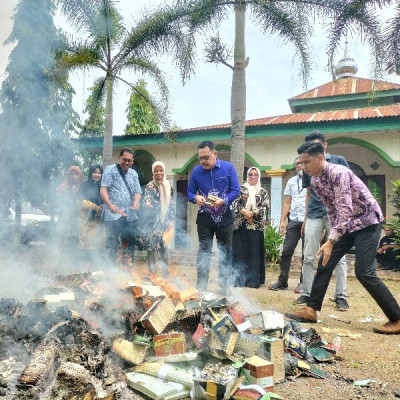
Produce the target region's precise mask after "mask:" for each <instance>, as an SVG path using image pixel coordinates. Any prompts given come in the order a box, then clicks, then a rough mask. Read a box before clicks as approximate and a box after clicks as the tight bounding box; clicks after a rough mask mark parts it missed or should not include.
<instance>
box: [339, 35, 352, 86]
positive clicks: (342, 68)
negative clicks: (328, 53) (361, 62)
mask: <svg viewBox="0 0 400 400" xmlns="http://www.w3.org/2000/svg"><path fill="white" fill-rule="evenodd" d="M347 45H348V41H347V37H346V42H345V48H344V57H343V58H342V59H341V60H340V61H339V62H338V63H337V65H336V67H335V76H336V79H340V78H349V77H354V76H356V73H357V71H358V67H357V64H356V62H355V60H354V59H353V58H351V57H349V55H348V47H347Z"/></svg>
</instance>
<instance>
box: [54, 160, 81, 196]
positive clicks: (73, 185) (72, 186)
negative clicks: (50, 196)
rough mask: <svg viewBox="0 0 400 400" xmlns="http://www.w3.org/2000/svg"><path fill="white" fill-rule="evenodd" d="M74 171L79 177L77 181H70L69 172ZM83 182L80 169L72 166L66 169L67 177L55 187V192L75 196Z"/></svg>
mask: <svg viewBox="0 0 400 400" xmlns="http://www.w3.org/2000/svg"><path fill="white" fill-rule="evenodd" d="M72 171H75V172H77V173H78V175H79V179H78V180H77V181H75V180H72V179H71V172H72ZM82 182H83V175H82V171H81V169H80V168H79V167H78V166H76V165H73V166H72V167H69V168H68V172H67V177H66V178H65V180H64V182H63V183H61V185H58V186H57V189H56V190H57V192H61V193H65V192H71V193H72V194H75V193H76V192H77V190H78V189H79V186H80V185H81V184H82Z"/></svg>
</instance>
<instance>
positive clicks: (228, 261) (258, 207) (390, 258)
mask: <svg viewBox="0 0 400 400" xmlns="http://www.w3.org/2000/svg"><path fill="white" fill-rule="evenodd" d="M198 160H199V165H197V166H196V167H195V168H194V169H193V171H192V173H191V175H190V178H189V182H188V188H187V200H188V201H189V202H191V203H194V204H196V205H197V206H198V212H197V217H196V225H197V234H198V243H199V245H198V252H197V282H196V287H197V289H198V290H199V291H200V292H204V291H207V287H208V281H209V274H210V268H211V255H212V246H213V240H214V236H215V239H216V243H217V249H218V257H219V268H218V285H219V290H220V293H221V294H223V295H230V294H231V290H230V288H232V287H250V288H259V287H260V286H263V285H265V280H266V277H265V265H264V251H265V250H264V229H265V224H266V222H267V218H266V215H267V213H268V209H269V197H268V192H267V191H266V189H264V188H263V187H262V185H261V172H260V170H259V169H258V168H256V167H250V168H248V170H247V176H246V181H245V183H244V184H243V185H240V184H239V180H238V176H237V173H236V171H235V168H234V166H233V164H232V163H230V162H228V161H223V160H220V159H219V158H218V153H217V150H216V147H215V144H214V143H213V142H211V141H203V142H201V143H200V144H199V145H198ZM133 163H134V153H133V151H132V150H131V149H129V148H123V149H122V150H121V151H120V156H119V160H118V162H117V163H116V164H113V165H110V166H107V167H106V168H105V169H104V171H103V169H102V167H101V166H100V165H95V166H92V167H91V168H90V169H89V175H88V178H87V181H85V182H82V181H83V180H82V172H81V170H80V169H79V168H78V167H75V166H74V167H71V168H70V169H69V170H68V174H67V179H66V180H65V182H63V183H62V184H61V185H60V186H59V187H58V188H57V193H58V194H59V195H60V196H62V198H63V203H64V204H69V207H65V210H60V212H59V214H60V218H59V220H60V221H63V220H68V221H69V224H68V225H69V226H71V221H76V223H77V225H78V226H79V230H78V232H79V240H78V242H79V246H80V247H81V248H86V249H91V250H96V249H106V252H107V256H108V259H109V260H111V261H112V262H116V261H119V262H120V264H122V265H124V266H125V267H127V268H132V267H133V265H134V249H135V245H136V246H139V247H140V248H141V249H144V250H147V259H148V271H149V272H150V273H156V274H157V273H160V274H162V275H163V277H165V278H166V277H168V250H167V249H168V243H169V240H170V238H171V237H172V235H173V232H174V206H173V204H174V203H173V196H174V193H173V189H172V186H171V184H170V182H169V181H168V180H167V179H166V170H165V165H164V163H163V162H161V161H156V162H154V163H153V165H152V177H153V179H152V180H151V181H150V182H149V183H148V184H147V185H146V186H145V189H144V194H143V196H142V188H141V186H140V182H139V176H138V173H137V172H136V170H134V169H133V168H132V166H133ZM294 163H295V168H296V175H295V176H294V177H292V178H290V179H289V180H288V182H287V185H286V187H285V191H284V195H285V201H284V204H283V207H282V213H281V220H280V224H279V231H280V233H281V234H282V235H285V240H284V243H283V249H282V256H281V260H280V275H279V278H278V280H277V281H276V282H275V283H272V284H269V285H268V289H269V290H286V289H288V279H289V271H290V266H291V261H292V257H293V254H294V251H295V248H296V247H297V245H298V242H299V241H300V240H301V241H302V246H301V247H302V273H301V277H300V282H299V285H298V287H297V288H296V290H295V292H297V293H299V294H300V297H299V298H298V299H296V300H295V301H294V304H302V305H305V307H304V308H302V309H300V310H299V311H295V312H290V313H286V315H287V316H288V317H289V318H293V319H296V320H300V321H306V322H316V321H317V314H316V313H317V311H319V310H321V306H322V302H323V299H324V296H325V293H326V290H327V288H328V285H329V282H330V279H331V276H332V273H333V271H334V270H335V276H336V292H335V302H336V308H337V309H338V310H340V311H346V310H347V309H348V308H349V304H348V302H347V293H346V283H347V265H346V258H345V256H346V254H347V253H348V252H349V251H350V249H352V248H354V249H355V273H356V277H357V278H358V280H359V281H360V282H361V284H362V285H363V286H364V287H365V289H366V290H367V291H368V292H369V293H370V295H371V296H372V297H373V298H374V300H375V301H376V302H377V304H378V305H379V306H380V307H381V308H382V310H383V312H384V313H385V314H386V316H387V317H388V319H389V322H388V323H386V324H385V325H383V326H381V327H378V328H376V329H375V330H376V332H378V333H400V308H399V306H398V304H397V302H396V300H395V299H394V297H393V295H392V294H391V293H390V291H389V290H388V289H387V287H386V286H385V285H384V283H383V282H382V281H381V280H380V279H379V278H378V276H377V275H376V265H377V261H378V262H379V263H380V265H381V267H382V268H383V269H393V270H395V271H398V270H400V261H399V258H398V257H397V256H398V255H399V253H400V251H399V249H398V248H397V242H396V240H397V238H396V237H395V235H394V232H393V230H391V229H390V228H389V227H387V226H384V232H385V236H384V237H383V238H382V239H381V240H380V242H379V244H378V241H379V238H380V234H381V225H382V222H383V216H382V212H381V210H380V208H379V205H378V203H377V201H376V199H375V198H374V197H373V196H372V195H371V193H370V191H369V190H368V188H367V187H366V186H365V184H364V183H363V182H362V181H361V180H360V179H359V178H358V177H357V176H356V175H355V174H354V173H353V172H352V171H351V170H350V169H349V167H348V164H347V161H346V160H345V159H344V158H343V157H342V156H338V155H332V154H329V153H328V152H327V142H326V140H325V137H324V135H323V134H321V133H320V132H318V131H314V132H311V133H310V134H309V135H307V136H306V137H305V142H304V143H303V144H302V145H301V146H300V147H299V148H298V156H297V157H296V158H295V160H294ZM71 204H76V208H78V209H79V210H78V211H79V212H78V211H77V212H76V213H73V212H71V210H72V209H74V207H71ZM286 219H287V223H286ZM68 235H72V231H71V230H69V231H68V232H67V233H66V237H67V236H68ZM119 247H120V248H121V251H120V252H117V249H118V248H119ZM118 253H119V254H120V255H118ZM118 257H119V260H118ZM160 263H161V269H160V271H158V268H157V266H158V264H160ZM317 264H318V267H317Z"/></svg>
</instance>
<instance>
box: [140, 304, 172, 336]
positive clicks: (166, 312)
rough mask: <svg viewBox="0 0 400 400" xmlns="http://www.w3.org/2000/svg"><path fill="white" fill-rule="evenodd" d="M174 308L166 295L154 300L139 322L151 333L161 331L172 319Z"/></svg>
mask: <svg viewBox="0 0 400 400" xmlns="http://www.w3.org/2000/svg"><path fill="white" fill-rule="evenodd" d="M175 314H176V309H175V306H174V304H173V303H172V301H171V300H170V299H169V298H168V297H162V298H161V299H158V300H156V301H155V302H154V303H153V304H152V306H151V307H150V308H149V309H148V310H147V311H146V312H145V313H144V314H143V315H142V317H141V318H140V322H141V323H142V325H143V326H144V327H145V328H146V329H147V330H148V331H149V332H150V333H151V334H153V335H156V334H159V333H161V332H162V331H163V330H164V329H165V327H166V326H167V325H168V324H169V323H170V322H171V321H172V319H173V318H174V316H175Z"/></svg>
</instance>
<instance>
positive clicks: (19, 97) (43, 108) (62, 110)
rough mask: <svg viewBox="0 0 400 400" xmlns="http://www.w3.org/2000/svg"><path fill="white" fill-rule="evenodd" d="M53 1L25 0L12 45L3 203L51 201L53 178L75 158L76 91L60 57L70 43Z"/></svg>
mask: <svg viewBox="0 0 400 400" xmlns="http://www.w3.org/2000/svg"><path fill="white" fill-rule="evenodd" d="M54 11H55V7H54V3H53V1H52V0H35V1H33V2H32V1H31V0H20V1H19V2H18V4H17V6H16V9H15V14H14V17H13V20H14V24H13V28H12V31H11V34H10V36H9V38H8V39H7V41H6V42H7V43H13V44H15V47H14V48H13V50H12V51H11V53H10V57H9V61H8V65H7V68H6V74H5V80H4V81H3V83H2V87H1V92H0V109H1V110H2V114H1V115H0V141H1V148H0V163H1V167H0V181H1V183H2V185H1V186H2V187H1V192H0V196H1V200H0V201H1V202H2V203H3V204H8V203H9V202H10V201H13V200H14V201H16V202H23V201H28V202H30V203H31V204H32V205H33V206H35V207H42V205H43V204H44V203H45V202H47V201H49V197H48V196H49V194H50V193H51V191H52V189H53V188H52V187H51V179H52V178H53V177H55V176H57V175H58V174H59V172H60V171H61V170H62V169H63V168H64V167H65V166H69V165H70V162H71V161H72V158H73V148H72V143H71V141H70V139H69V135H68V134H69V133H71V130H70V129H71V128H72V129H73V127H74V126H75V121H76V120H77V116H76V113H74V111H73V109H72V105H71V104H72V95H73V93H74V92H73V89H72V88H71V86H70V85H69V84H68V81H67V80H68V75H67V74H66V73H65V72H62V71H58V73H56V71H55V61H54V55H55V53H56V50H57V49H60V48H63V47H64V38H63V36H61V35H60V34H59V32H57V30H56V28H55V26H54V23H53V16H54Z"/></svg>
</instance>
